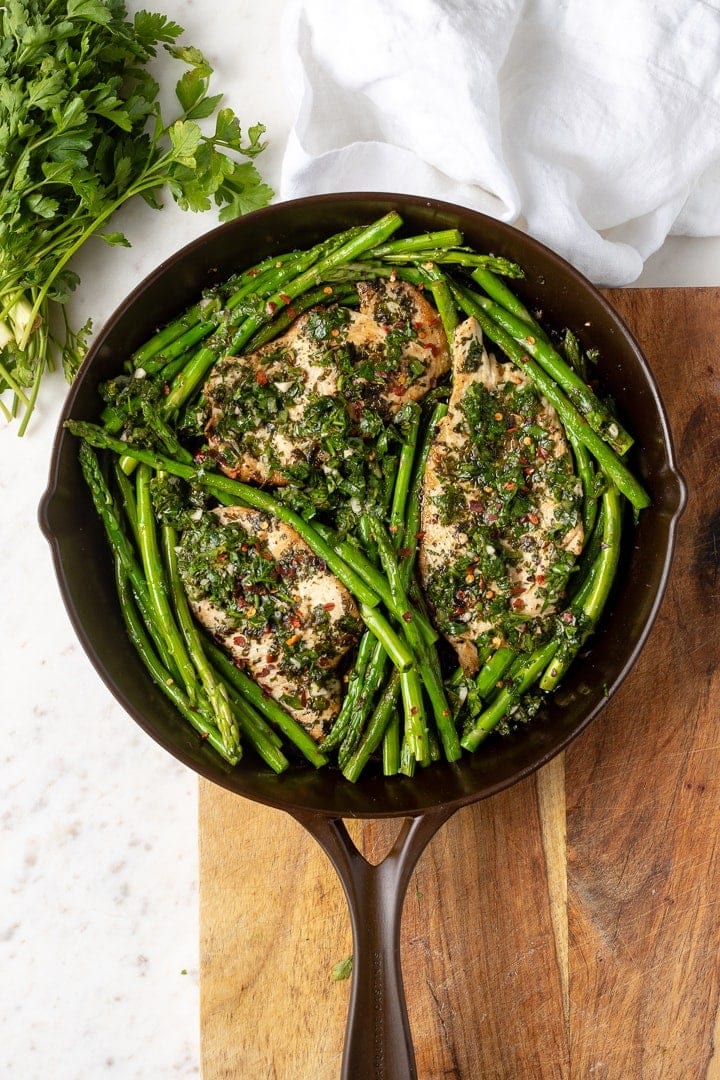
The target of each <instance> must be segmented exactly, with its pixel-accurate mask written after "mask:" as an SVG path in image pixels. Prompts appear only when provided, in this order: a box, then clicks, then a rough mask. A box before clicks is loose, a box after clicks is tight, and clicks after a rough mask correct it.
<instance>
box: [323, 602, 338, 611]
mask: <svg viewBox="0 0 720 1080" xmlns="http://www.w3.org/2000/svg"><path fill="white" fill-rule="evenodd" d="M323 607H324V608H325V610H326V611H332V610H333V609H334V607H335V605H334V604H333V603H332V602H330V603H329V604H323Z"/></svg>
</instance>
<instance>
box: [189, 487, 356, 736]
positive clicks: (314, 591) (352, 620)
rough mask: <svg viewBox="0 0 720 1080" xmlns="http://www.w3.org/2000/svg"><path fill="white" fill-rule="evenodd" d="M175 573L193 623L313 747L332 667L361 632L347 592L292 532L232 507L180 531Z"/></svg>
mask: <svg viewBox="0 0 720 1080" xmlns="http://www.w3.org/2000/svg"><path fill="white" fill-rule="evenodd" d="M178 565H179V568H180V573H181V575H182V579H183V584H184V586H185V590H186V592H187V595H188V598H189V602H190V606H191V608H192V611H193V613H194V615H195V617H196V618H197V619H198V621H199V622H200V623H201V624H202V625H203V626H205V627H206V628H207V629H208V630H209V631H210V633H211V634H212V635H213V636H214V638H215V639H216V640H217V641H218V643H219V644H220V645H221V646H223V647H224V648H225V650H226V651H227V652H228V653H229V654H230V655H231V657H232V659H233V660H234V662H235V663H236V664H237V665H238V666H239V667H241V668H243V669H245V670H246V671H247V673H248V674H249V675H250V676H251V677H252V678H254V679H255V681H256V682H258V683H259V684H260V686H261V687H262V688H263V689H264V690H265V691H266V692H267V693H268V694H269V695H270V696H271V697H273V698H275V699H276V700H277V701H279V702H280V704H281V705H283V706H284V707H285V709H286V710H287V711H288V712H289V713H290V715H291V716H293V717H294V718H295V719H296V720H297V721H298V722H299V723H301V724H302V726H303V727H304V728H305V729H306V730H307V731H308V733H309V734H310V735H311V736H312V737H313V738H314V739H320V738H321V736H322V735H323V734H324V732H325V731H326V729H327V727H328V725H329V724H330V722H331V721H332V719H333V718H334V717H335V715H336V714H337V712H338V710H339V708H340V701H341V697H342V684H341V680H340V678H339V677H338V673H337V668H338V666H339V664H340V662H341V661H342V659H343V657H344V656H345V654H346V653H347V652H348V651H349V650H350V649H351V648H352V647H353V646H354V645H355V644H356V642H357V640H358V637H359V634H360V631H361V628H362V624H361V622H360V618H359V614H358V610H357V607H356V606H355V602H354V600H353V598H352V596H351V595H350V593H349V592H348V591H347V589H346V588H345V587H344V586H343V585H342V584H341V583H340V582H339V581H338V580H337V578H335V576H334V575H333V574H331V573H330V571H329V570H328V569H327V567H326V566H325V564H324V563H323V562H322V560H320V559H318V558H317V556H315V555H314V554H313V552H312V551H311V550H310V548H309V547H308V546H307V544H306V543H305V542H304V541H303V540H302V539H301V538H300V536H298V534H297V533H296V532H295V530H294V529H292V528H290V526H288V525H285V524H283V523H282V522H280V521H277V520H275V519H271V518H268V517H267V516H266V515H264V514H262V513H260V512H259V511H257V510H251V509H246V508H244V507H240V506H232V507H218V508H217V509H216V510H213V511H211V512H209V513H205V514H203V515H202V516H201V517H199V519H198V521H197V522H195V523H194V524H193V525H192V526H191V527H190V528H188V529H186V530H185V531H184V532H183V534H182V536H181V539H180V545H179V549H178Z"/></svg>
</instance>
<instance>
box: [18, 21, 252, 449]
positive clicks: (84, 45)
mask: <svg viewBox="0 0 720 1080" xmlns="http://www.w3.org/2000/svg"><path fill="white" fill-rule="evenodd" d="M126 15H127V13H126V8H125V4H124V3H123V2H122V0H8V2H7V3H6V4H4V5H3V7H2V9H0V392H2V393H5V392H8V393H9V395H10V400H9V401H8V402H5V401H3V400H2V398H0V408H2V411H3V412H4V414H5V416H6V418H7V419H8V420H9V419H11V418H12V417H13V416H15V415H16V414H17V413H18V412H20V411H22V412H23V418H22V422H21V425H20V428H19V434H22V433H23V432H24V431H25V429H26V426H27V423H28V420H29V418H30V415H31V413H32V411H33V408H34V405H35V401H36V398H37V394H38V390H39V386H40V381H41V379H42V375H43V373H44V371H46V370H52V369H53V367H54V366H55V364H56V361H57V359H58V358H59V359H60V360H61V362H62V365H63V369H64V371H65V375H66V377H67V379H68V380H69V381H70V380H72V378H73V377H74V375H75V373H76V372H77V369H78V367H79V365H80V363H81V361H82V359H83V357H84V354H85V350H86V341H87V337H88V335H89V333H90V330H91V324H90V322H89V321H88V322H87V323H86V324H85V326H83V327H82V328H81V329H80V330H78V329H76V328H73V327H71V326H70V325H69V324H68V322H67V316H66V314H65V311H64V305H65V304H66V303H67V301H68V299H69V297H70V295H71V294H72V292H73V290H74V289H75V287H76V286H77V284H78V277H77V275H76V274H75V273H74V272H73V271H72V269H71V268H70V262H71V259H72V257H73V255H74V254H75V253H76V252H77V251H78V250H79V249H80V248H81V247H82V246H83V244H85V242H86V241H87V240H88V239H89V238H90V237H91V236H94V235H98V236H100V237H102V239H103V240H104V241H105V243H106V244H108V245H110V246H111V247H112V246H117V245H120V246H124V247H128V246H129V242H128V240H127V238H126V237H125V236H124V235H123V234H122V233H121V232H119V231H117V230H114V229H112V228H110V229H108V228H107V226H108V223H109V222H110V220H111V218H112V217H113V215H114V214H115V212H116V211H117V210H118V209H119V208H120V207H121V206H123V205H124V204H125V203H127V202H128V201H129V200H130V199H133V198H135V197H136V196H140V197H141V198H143V199H144V200H145V201H146V202H147V203H148V204H149V205H150V206H152V207H154V208H156V209H159V208H160V206H161V203H160V193H161V191H162V189H163V188H166V189H167V190H168V191H169V192H170V194H171V195H172V197H173V199H174V200H175V201H176V202H177V203H178V205H179V206H180V207H181V208H182V209H184V210H193V211H201V210H209V209H210V208H211V207H212V205H213V204H215V205H216V206H218V207H220V208H221V210H220V220H221V221H228V220H230V219H231V218H233V217H236V216H238V215H239V214H243V213H246V212H247V211H248V210H253V209H255V208H257V207H259V206H264V205H265V204H266V203H268V202H269V200H270V198H271V197H272V194H273V193H272V191H271V190H270V188H269V187H268V186H267V185H266V184H264V183H263V181H262V179H261V177H260V175H259V174H258V172H257V170H256V168H255V166H254V164H253V163H252V161H251V160H241V159H242V158H246V159H252V158H254V157H255V156H256V155H257V154H259V153H260V152H261V151H262V150H263V149H264V147H265V143H263V142H262V134H263V132H264V130H265V129H264V128H263V126H262V125H261V124H256V125H255V126H253V127H250V128H249V129H248V131H247V135H246V137H245V138H244V137H243V134H242V132H241V129H240V123H239V121H238V119H237V117H236V116H235V114H234V113H233V111H232V110H231V109H229V108H220V107H219V106H220V102H221V99H222V95H220V94H213V95H211V94H209V86H210V76H211V74H212V68H211V67H210V65H209V64H208V62H207V60H206V59H205V57H204V56H203V55H202V53H201V52H200V51H199V50H198V49H196V48H194V47H192V46H189V45H180V44H177V39H178V38H179V37H180V35H181V34H182V33H183V29H182V27H181V26H179V25H178V24H177V23H175V22H172V21H171V20H170V19H168V18H167V17H166V16H165V15H161V14H156V13H153V12H149V11H138V12H136V13H135V15H134V16H133V18H132V21H131V20H129V19H128V18H127V17H126ZM158 46H162V47H163V48H164V49H165V50H166V51H167V52H168V53H169V54H170V56H172V57H173V58H174V59H176V60H178V61H180V62H181V63H182V64H184V65H186V69H185V71H184V72H183V74H182V75H181V77H180V79H179V80H178V82H177V84H176V86H175V94H176V97H177V100H178V102H179V105H180V108H179V111H178V114H177V116H175V117H173V118H172V119H171V120H168V119H167V118H166V117H164V116H163V115H162V114H161V111H160V102H159V94H160V87H159V86H158V84H157V82H156V81H155V79H154V78H153V77H152V75H151V74H150V71H149V69H148V62H149V61H150V60H151V58H152V57H154V56H155V55H156V53H157V48H158ZM211 117H214V119H215V125H214V130H213V131H212V132H211V133H209V134H206V133H204V131H203V129H201V127H200V124H199V123H198V121H200V120H207V119H209V118H211ZM57 305H59V306H60V308H61V309H62V313H61V318H60V319H59V320H56V319H54V318H53V310H54V308H55V307H56V306H57ZM56 322H59V327H57V328H56V327H55V323H56Z"/></svg>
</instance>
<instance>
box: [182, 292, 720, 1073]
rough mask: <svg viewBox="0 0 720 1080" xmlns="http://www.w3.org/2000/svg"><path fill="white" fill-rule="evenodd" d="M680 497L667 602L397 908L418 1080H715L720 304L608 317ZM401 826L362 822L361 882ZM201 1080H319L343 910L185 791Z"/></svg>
mask: <svg viewBox="0 0 720 1080" xmlns="http://www.w3.org/2000/svg"><path fill="white" fill-rule="evenodd" d="M608 295H609V297H610V299H611V301H612V302H613V303H614V305H615V306H616V307H617V308H618V310H619V311H620V313H621V314H622V315H623V317H624V318H625V319H626V321H627V322H628V324H629V325H630V326H631V327H632V328H633V330H634V331H635V333H636V336H637V338H638V340H639V341H640V344H641V345H642V347H643V348H644V350H645V353H646V355H647V356H648V359H649V360H650V363H651V365H652V368H653V371H654V373H655V375H656V378H657V381H658V383H659V386H660V390H661V393H662V395H663V398H664V401H665V404H666V407H667V410H668V413H669V417H670V423H671V427H672V430H673V433H674V438H675V444H676V449H677V452H678V459H679V464H680V468H681V470H682V471H683V473H684V475H685V478H686V480H687V482H688V485H689V492H690V497H689V501H688V507H687V510H686V512H685V515H684V517H683V519H682V522H681V528H680V536H679V547H678V554H677V558H676V562H675V567H674V572H673V576H672V579H671V582H670V586H669V589H668V593H667V595H666V598H665V602H664V604H663V607H662V609H661V612H660V615H659V617H658V620H657V622H656V625H655V628H654V630H653V632H652V634H651V636H650V639H649V641H648V643H647V645H646V647H645V649H644V651H643V653H642V655H641V657H640V660H639V661H638V663H637V665H636V667H635V669H634V670H633V672H632V674H631V675H630V677H629V678H628V679H627V680H626V682H625V683H624V685H623V687H622V689H621V690H620V691H619V692H618V694H617V695H616V696H615V697H614V698H613V700H612V702H611V703H610V704H609V706H608V707H607V709H606V710H605V711H604V712H603V714H602V716H601V718H600V719H599V720H598V721H596V723H595V724H594V725H591V727H590V728H589V729H588V731H586V732H585V734H583V735H582V736H581V737H580V738H579V739H578V740H576V741H575V742H574V743H573V744H572V746H571V747H570V748H569V750H567V752H566V753H565V754H564V755H562V756H561V757H559V758H556V759H555V760H554V761H553V762H551V763H550V764H549V765H547V766H546V767H545V768H544V769H543V770H541V771H540V772H538V773H537V774H536V775H535V776H533V777H530V778H529V779H527V780H526V781H524V782H522V783H520V784H518V785H516V786H515V787H514V788H512V789H511V790H509V791H507V792H504V793H503V794H501V795H498V796H496V797H494V798H493V799H491V800H487V801H485V802H482V803H478V804H476V805H474V806H471V807H468V808H466V809H464V810H461V811H459V812H458V813H457V814H456V815H455V816H454V817H453V818H452V819H451V820H450V821H449V822H448V823H447V824H446V825H445V826H444V827H443V828H442V829H441V830H440V832H439V833H438V835H437V836H436V837H435V838H434V839H433V840H432V841H431V843H430V845H429V847H428V849H427V850H426V852H425V854H424V855H423V856H422V858H421V859H420V862H419V864H418V867H417V869H416V871H415V873H414V875H413V878H412V880H411V883H410V888H409V890H408V896H407V901H406V905H405V911H404V917H403V935H402V956H403V970H404V975H405V983H406V990H407V996H408V1009H409V1013H410V1023H411V1027H412V1032H413V1039H414V1043H415V1047H416V1055H417V1064H418V1072H419V1077H420V1080H441V1078H442V1080H448V1078H457V1080H480V1078H491V1080H518V1078H520V1080H525V1078H528V1080H545V1078H547V1080H580V1078H583V1080H584V1078H589V1080H598V1078H601V1080H665V1078H667V1080H686V1078H687V1080H702V1078H707V1080H716V1078H720V1011H719V1005H720V1000H719V999H720V965H719V963H718V955H719V952H720V873H719V871H720V847H719V844H718V836H719V835H720V620H719V619H718V608H719V607H720V467H719V464H718V461H719V459H720V289H692V290H690V289H661V290H616V291H613V292H611V293H609V294H608ZM397 828H398V824H397V823H394V822H357V823H353V824H352V831H353V835H354V836H355V837H356V839H357V843H358V846H359V847H360V848H361V850H362V851H363V853H364V854H366V855H367V856H368V857H369V858H371V859H372V860H374V861H377V859H379V858H380V857H381V856H382V853H383V851H384V850H385V849H386V848H387V847H388V846H389V843H390V842H391V840H392V838H393V836H394V834H395V832H396V831H397ZM200 933H201V940H200V946H201V969H200V988H201V1017H200V1022H201V1035H202V1041H201V1047H202V1076H203V1078H204V1080H229V1078H231V1077H232V1078H238V1080H261V1078H273V1080H336V1078H337V1077H338V1076H339V1072H340V1061H341V1056H342V1041H343V1032H344V1024H345V1015H346V1010H347V1004H348V1000H349V982H348V981H336V980H334V979H333V977H332V969H333V965H334V964H336V963H337V962H338V961H340V960H343V959H344V958H345V957H347V956H348V955H349V954H350V952H351V950H352V944H351V936H350V925H349V919H348V916H347V911H346V907H345V901H344V897H343V895H342V890H341V887H340V885H339V883H338V881H337V879H336V877H335V874H334V871H333V870H332V869H331V867H330V864H329V862H328V861H327V859H326V857H325V855H324V854H323V853H322V852H321V850H320V848H319V847H318V846H317V844H316V843H315V841H314V840H312V839H311V838H310V837H309V836H308V835H307V834H306V833H305V832H304V831H303V829H302V828H301V827H300V826H299V825H298V824H297V823H296V822H295V821H294V820H292V819H291V818H290V817H288V816H287V815H285V814H283V813H281V812H280V811H277V810H271V809H267V808H264V807H261V806H258V805H254V804H252V803H249V802H247V801H245V800H242V799H239V798H237V797H235V796H232V795H230V794H228V793H226V792H224V791H223V790H221V789H219V788H217V787H215V786H214V785H211V784H209V783H207V782H205V781H201V782H200Z"/></svg>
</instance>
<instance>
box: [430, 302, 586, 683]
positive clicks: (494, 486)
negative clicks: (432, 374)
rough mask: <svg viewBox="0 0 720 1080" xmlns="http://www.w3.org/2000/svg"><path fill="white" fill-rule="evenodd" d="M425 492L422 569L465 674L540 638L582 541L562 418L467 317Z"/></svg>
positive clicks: (577, 493) (576, 489) (433, 605)
mask: <svg viewBox="0 0 720 1080" xmlns="http://www.w3.org/2000/svg"><path fill="white" fill-rule="evenodd" d="M452 364H453V389H452V395H451V397H450V400H449V403H448V411H447V414H446V416H445V417H444V418H443V419H442V421H441V422H440V424H439V428H438V432H437V435H436V437H435V440H434V442H433V444H432V447H431V450H430V454H429V458H428V464H427V469H426V472H425V478H424V487H423V505H422V516H421V530H422V532H421V543H420V552H419V567H420V573H421V578H422V581H423V584H424V587H425V590H426V593H427V596H428V600H429V602H430V605H431V609H432V612H433V614H434V617H435V620H436V624H437V626H438V629H439V630H440V631H441V632H442V633H443V634H444V635H445V637H446V638H447V639H448V641H449V642H450V643H451V644H452V645H453V646H454V648H455V650H456V652H457V655H458V659H459V661H460V664H461V666H462V668H463V669H464V671H465V672H466V674H474V673H475V672H476V671H477V670H478V667H479V661H480V657H481V655H484V654H485V653H487V652H488V651H489V650H490V649H495V648H498V647H499V646H501V645H504V644H510V645H513V646H515V645H517V644H518V640H517V639H518V637H519V636H521V635H527V634H533V633H537V632H539V630H540V628H541V626H542V623H543V622H544V621H545V620H547V618H548V617H549V616H551V615H552V613H553V612H554V611H555V610H556V606H557V602H558V600H559V599H560V597H561V596H562V594H563V590H564V587H565V584H566V582H567V577H568V574H569V573H570V571H571V568H572V565H573V563H574V560H575V558H576V556H577V555H578V554H579V553H580V552H581V550H582V545H583V528H582V521H581V496H582V489H581V485H580V484H579V482H578V480H577V478H576V476H575V474H574V467H573V459H572V455H571V453H570V449H569V447H568V444H567V442H566V440H565V436H564V432H563V429H562V426H561V424H560V422H559V420H558V417H557V414H556V413H555V410H554V409H553V408H552V406H550V405H549V404H548V403H547V402H546V401H545V400H544V399H543V398H542V397H540V396H539V395H538V393H537V391H536V390H535V389H534V387H533V385H532V383H531V382H530V380H529V379H528V377H527V376H526V375H525V374H524V373H523V371H522V370H521V369H519V368H517V367H516V366H514V365H513V364H509V363H505V364H500V363H498V362H497V360H496V359H495V358H494V357H493V356H490V355H488V353H487V352H486V350H485V348H484V345H483V341H482V334H481V331H480V327H479V326H478V324H477V322H476V321H475V320H474V319H472V318H471V319H468V320H466V321H465V322H464V323H462V324H461V325H460V326H459V327H457V329H456V331H455V336H454V342H453V359H452Z"/></svg>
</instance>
